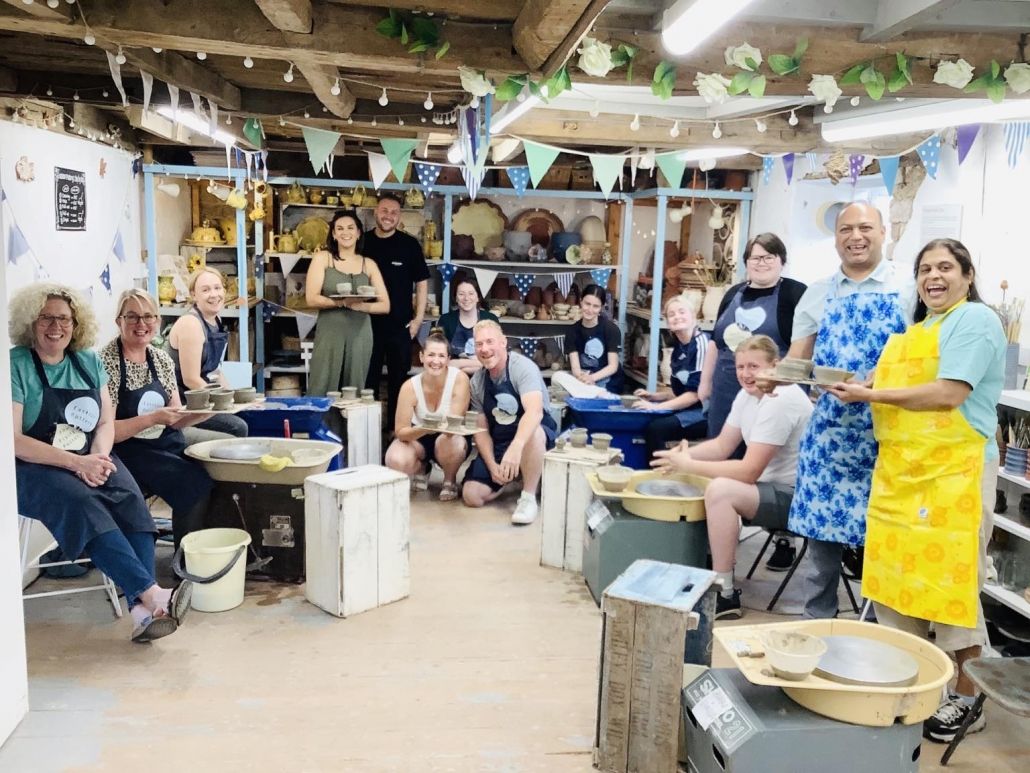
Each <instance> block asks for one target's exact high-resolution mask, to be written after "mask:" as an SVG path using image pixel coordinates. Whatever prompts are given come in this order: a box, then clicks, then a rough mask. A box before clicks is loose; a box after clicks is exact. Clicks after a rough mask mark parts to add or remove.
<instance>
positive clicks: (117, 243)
mask: <svg viewBox="0 0 1030 773" xmlns="http://www.w3.org/2000/svg"><path fill="white" fill-rule="evenodd" d="M111 252H113V253H114V256H115V257H116V258H118V262H119V263H124V262H125V243H124V242H123V241H122V232H121V229H119V230H118V233H116V234H115V235H114V246H113V247H112V248H111Z"/></svg>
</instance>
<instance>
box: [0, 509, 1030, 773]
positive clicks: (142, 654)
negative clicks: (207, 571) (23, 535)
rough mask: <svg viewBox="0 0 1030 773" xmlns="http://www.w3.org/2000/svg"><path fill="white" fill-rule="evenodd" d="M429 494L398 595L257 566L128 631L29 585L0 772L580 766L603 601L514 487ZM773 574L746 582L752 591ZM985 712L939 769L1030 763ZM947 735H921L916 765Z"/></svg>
mask: <svg viewBox="0 0 1030 773" xmlns="http://www.w3.org/2000/svg"><path fill="white" fill-rule="evenodd" d="M431 495H434V496H435V492H434V491H431V492H430V494H420V495H418V496H416V497H415V500H414V503H413V509H412V537H411V576H412V595H411V597H410V598H408V599H406V600H404V601H401V602H398V603H396V604H392V605H390V606H387V607H383V608H380V609H377V610H373V611H371V612H367V613H364V614H361V615H358V616H355V617H352V618H349V619H347V620H338V619H336V618H333V617H331V616H329V615H327V614H326V613H324V612H322V611H321V610H319V609H317V608H315V607H313V606H312V605H310V604H308V603H307V602H306V601H305V600H304V597H303V593H302V588H301V587H298V586H288V585H273V584H268V583H259V582H252V583H250V584H248V589H247V597H246V600H245V602H244V604H243V605H242V606H241V607H239V608H237V609H235V610H233V611H231V612H226V613H220V614H202V613H197V612H194V613H193V614H192V615H191V617H190V618H189V620H188V621H187V623H186V625H185V626H184V627H183V628H182V629H181V630H180V631H179V632H177V633H176V634H175V635H174V636H171V637H169V638H166V639H164V640H161V641H159V642H156V643H154V644H152V645H134V644H131V643H130V642H129V638H128V635H129V630H130V623H129V622H128V619H127V618H125V619H123V620H122V621H115V620H114V619H113V617H112V615H111V610H110V606H109V605H107V603H106V601H105V600H104V597H103V595H102V594H100V593H88V594H81V595H78V596H70V597H58V598H55V599H38V600H33V601H31V602H27V604H26V623H27V633H28V650H29V677H30V704H31V709H32V710H31V712H30V714H29V716H28V717H26V719H25V720H24V721H23V722H22V724H21V726H20V727H19V728H18V730H17V731H16V733H15V734H14V736H13V737H12V738H11V739H10V740H8V742H7V743H6V745H4V746H3V748H2V749H0V771H4V773H48V772H49V771H55V772H56V771H62V772H65V771H78V772H86V771H119V772H121V771H130V770H146V771H148V772H155V771H176V773H180V772H181V771H184V770H189V771H191V772H196V773H203V772H205V771H229V770H234V771H235V770H274V771H288V772H289V773H293V772H295V771H296V772H308V771H318V772H322V771H344V770H346V771H358V772H359V773H364V772H365V771H368V772H369V773H375V772H378V771H491V772H492V771H496V772H502V771H503V772H504V773H520V772H522V771H555V772H558V771H569V772H572V771H575V772H577V773H580V772H584V773H585V771H589V770H591V769H592V768H591V745H592V742H593V734H594V713H595V702H596V699H597V655H598V650H599V634H600V617H599V613H598V611H597V607H596V606H595V605H594V603H593V601H592V599H591V598H590V595H589V593H588V592H587V590H586V586H585V585H584V584H583V583H582V581H581V579H579V578H578V577H577V576H574V575H570V574H564V573H562V572H559V571H557V570H552V569H545V568H541V567H540V566H539V565H538V559H539V531H540V530H539V522H537V524H534V525H533V526H531V527H528V528H524V529H515V528H513V527H511V526H510V525H509V523H508V514H509V512H510V509H511V507H512V504H513V502H512V501H511V500H507V501H503V502H502V503H501V504H500V505H497V506H494V507H489V508H485V509H483V510H481V511H478V512H477V511H472V510H469V509H466V508H463V507H460V506H454V505H441V504H439V503H438V502H436V501H435V499H433V498H431ZM757 543H758V541H757V540H750V541H748V542H746V543H745V544H744V546H742V549H741V556H740V560H741V562H742V563H743V562H744V561H745V560H746V558H747V556H748V555H751V556H753V555H754V552H755V550H756V549H757V547H758V544H757ZM161 558H163V559H164V560H165V561H167V555H165V554H164V553H162V555H161V557H160V558H159V561H160V559H161ZM744 565H745V566H746V564H744ZM761 574H762V573H761V572H760V573H759V576H760V575H761ZM756 577H758V576H756ZM773 579H774V578H771V577H769V576H768V575H766V579H765V581H764V583H759V584H755V585H753V586H747V585H745V592H746V593H747V594H748V595H747V596H746V601H745V603H754V602H755V601H758V600H760V599H761V598H762V597H763V596H764V591H763V587H765V588H767V587H771V585H772V583H773ZM40 582H41V583H42V582H44V581H40ZM47 582H52V581H47ZM792 592H793V593H795V594H796V593H797V588H794V589H793V591H792ZM792 604H796V599H795V600H794V601H792V600H791V597H790V596H788V598H786V599H785V600H784V609H787V610H790V609H791V608H792ZM771 619H783V618H782V617H777V616H775V615H768V614H766V613H764V612H763V613H757V612H749V613H748V614H747V615H746V616H745V618H744V622H759V621H762V620H771ZM715 665H717V666H725V665H728V659H727V658H726V656H725V654H724V653H722V652H718V651H717V653H716V663H715ZM987 712H988V728H987V730H986V731H985V732H983V733H980V734H977V735H974V736H970V737H969V738H968V739H967V740H966V741H965V742H964V743H963V745H962V746H961V747H960V749H959V751H958V753H957V755H956V757H955V758H954V759H953V761H952V763H951V765H950V766H949V767H948V770H954V771H973V770H976V771H981V770H991V771H992V773H1006V772H1007V771H1013V772H1014V771H1017V770H1020V771H1023V770H1027V769H1028V768H1030V733H1028V732H1027V731H1028V730H1030V723H1028V722H1027V721H1026V720H1020V719H1017V718H1014V717H1013V716H1012V715H1009V714H1007V713H1006V712H1004V711H1001V710H999V709H997V708H996V707H995V706H994V705H993V704H990V703H989V704H988V707H987ZM942 751H943V747H940V746H937V745H931V744H924V747H923V753H924V755H925V757H924V760H923V764H922V767H921V769H922V770H924V771H933V770H938V769H939V768H938V767H937V765H936V761H937V760H938V759H939V758H940V753H941V752H942ZM840 770H842V771H846V770H862V767H861V765H860V763H855V764H853V765H851V766H848V765H847V763H844V764H842V766H841V768H840Z"/></svg>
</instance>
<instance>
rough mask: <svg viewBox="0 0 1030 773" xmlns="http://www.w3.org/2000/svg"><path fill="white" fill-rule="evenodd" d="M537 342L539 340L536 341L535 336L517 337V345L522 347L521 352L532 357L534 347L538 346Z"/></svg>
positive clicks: (534, 351) (534, 352)
mask: <svg viewBox="0 0 1030 773" xmlns="http://www.w3.org/2000/svg"><path fill="white" fill-rule="evenodd" d="M539 344H540V342H539V341H537V340H536V339H535V338H520V339H519V346H520V348H521V349H522V353H523V354H524V355H526V356H527V357H532V356H533V355H534V354H536V348H537V346H539Z"/></svg>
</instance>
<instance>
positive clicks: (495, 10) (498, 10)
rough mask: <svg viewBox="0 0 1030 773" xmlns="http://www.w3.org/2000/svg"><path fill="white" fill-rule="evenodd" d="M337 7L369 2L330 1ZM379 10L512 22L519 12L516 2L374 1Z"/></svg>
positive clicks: (463, 0) (499, 0) (351, 0)
mask: <svg viewBox="0 0 1030 773" xmlns="http://www.w3.org/2000/svg"><path fill="white" fill-rule="evenodd" d="M331 2H334V3H337V4H339V5H351V6H368V5H369V4H370V2H369V0H331ZM375 4H376V5H377V6H379V7H381V8H393V9H396V10H398V11H418V12H420V13H425V14H433V15H435V16H446V17H448V18H451V19H482V20H483V21H496V22H502V21H506V22H510V21H514V20H515V17H516V16H517V15H518V12H519V3H518V0H475V2H470V0H375Z"/></svg>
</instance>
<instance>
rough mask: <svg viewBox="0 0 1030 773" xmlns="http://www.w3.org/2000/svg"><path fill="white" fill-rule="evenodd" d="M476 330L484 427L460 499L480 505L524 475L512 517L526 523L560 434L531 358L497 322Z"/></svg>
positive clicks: (475, 401) (477, 398) (475, 391)
mask: <svg viewBox="0 0 1030 773" xmlns="http://www.w3.org/2000/svg"><path fill="white" fill-rule="evenodd" d="M474 333H475V342H476V357H477V358H478V359H479V361H480V362H481V363H482V364H483V369H482V370H480V371H477V372H476V374H475V375H474V376H473V377H472V387H471V388H472V409H473V410H476V411H479V427H480V429H482V430H484V431H482V432H479V433H477V434H476V436H475V441H476V448H477V449H478V451H479V456H478V457H476V459H475V460H473V462H472V464H471V465H470V466H469V469H468V472H467V473H466V474H465V481H464V485H463V488H462V499H463V500H464V502H465V504H466V505H468V506H469V507H482V506H483V505H485V504H486V503H487V502H490V501H492V500H494V499H496V498H497V495H498V494H500V493H501V489H502V488H504V486H505V484H507V483H511V482H512V481H514V480H515V479H516V478H518V477H519V475H521V476H522V494H521V496H520V497H519V501H518V505H516V507H515V512H514V513H513V514H512V516H511V522H512V523H513V524H515V525H518V526H525V525H527V524H530V523H532V522H533V521H534V520H535V519H536V516H537V512H538V510H539V507H538V505H537V501H536V490H537V486H538V484H539V483H540V476H541V474H542V473H543V468H544V452H545V451H546V450H547V449H548V448H550V447H551V446H552V445H554V438H555V435H556V434H557V426H556V425H555V423H554V419H553V418H552V416H551V411H550V400H549V398H548V395H547V385H546V384H545V383H544V379H543V376H541V375H540V368H538V367H537V366H536V365H535V364H534V363H533V361H532V360H531V359H529V358H528V357H526V356H524V355H522V354H519V353H518V352H509V351H508V339H507V338H505V336H504V333H503V331H502V330H501V326H500V325H498V324H497V323H496V322H494V321H493V320H484V321H482V322H478V323H476V326H475V328H474Z"/></svg>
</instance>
